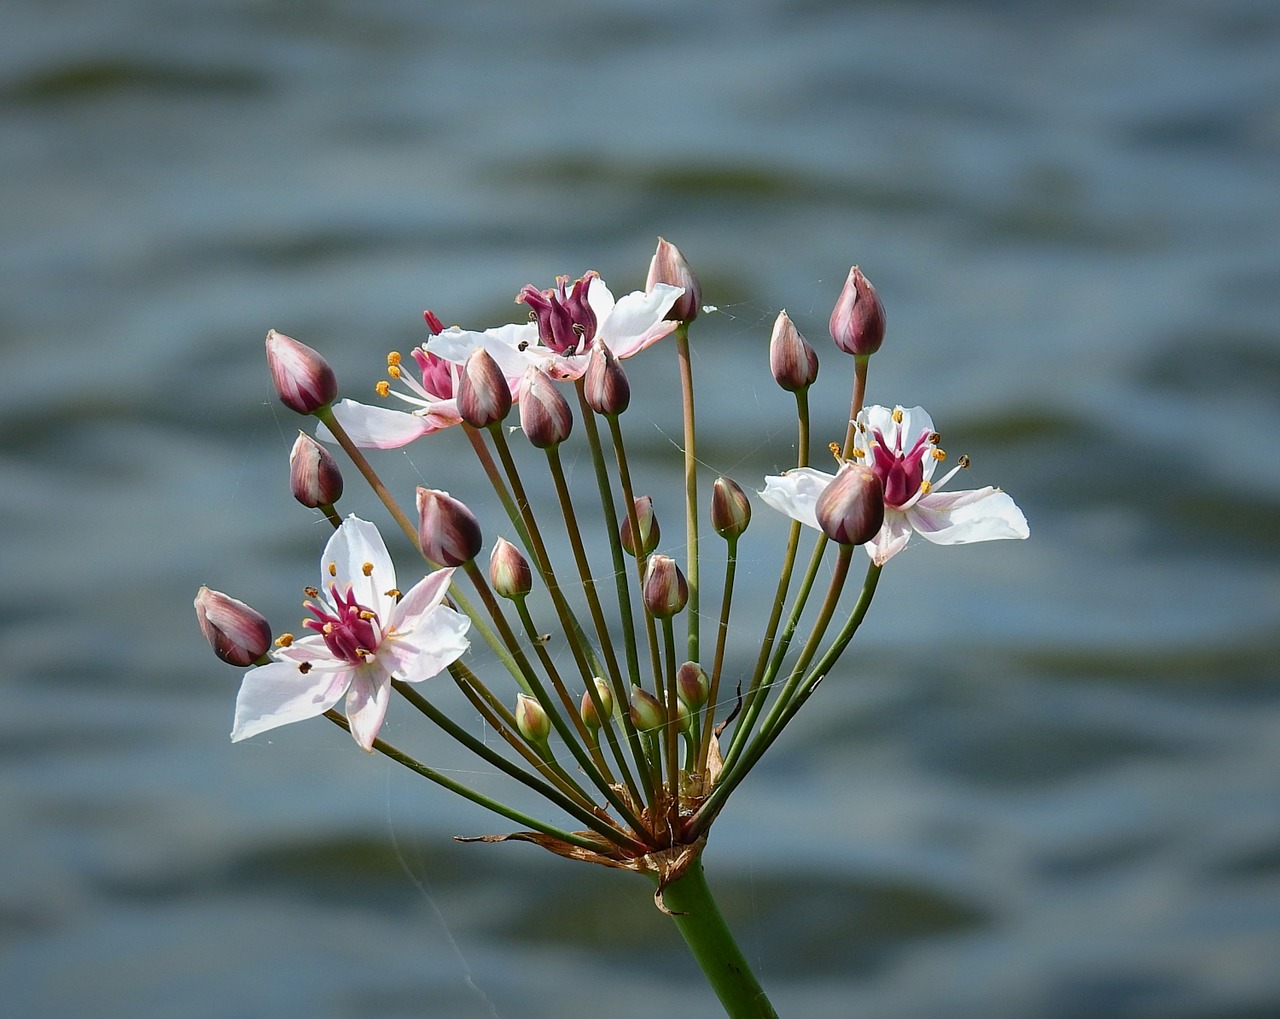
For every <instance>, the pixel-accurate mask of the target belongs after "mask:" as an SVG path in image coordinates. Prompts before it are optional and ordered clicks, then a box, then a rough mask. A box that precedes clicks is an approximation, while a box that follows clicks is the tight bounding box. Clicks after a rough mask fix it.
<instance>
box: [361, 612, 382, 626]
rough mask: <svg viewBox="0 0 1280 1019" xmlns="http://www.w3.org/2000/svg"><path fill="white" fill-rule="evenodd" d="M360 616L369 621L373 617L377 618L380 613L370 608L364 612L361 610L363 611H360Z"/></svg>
mask: <svg viewBox="0 0 1280 1019" xmlns="http://www.w3.org/2000/svg"><path fill="white" fill-rule="evenodd" d="M360 618H361V619H363V620H364V621H365V622H366V623H367V622H369V620H371V619H377V618H378V613H376V612H373V611H372V610H370V609H365V610H364V611H363V612H361V613H360Z"/></svg>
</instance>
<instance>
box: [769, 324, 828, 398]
mask: <svg viewBox="0 0 1280 1019" xmlns="http://www.w3.org/2000/svg"><path fill="white" fill-rule="evenodd" d="M769 370H770V371H772V372H773V377H774V380H775V381H776V382H777V383H778V385H780V386H781V387H782V388H783V389H785V390H787V391H788V392H790V393H794V392H797V391H799V390H801V389H808V388H809V387H810V386H811V385H813V380H814V379H816V378H817V377H818V355H817V354H816V353H815V352H814V349H813V347H811V346H809V341H808V340H806V339H805V338H804V337H803V336H801V335H800V330H799V329H797V328H796V327H795V323H794V322H792V321H791V317H790V316H789V315H788V314H787V313H786V312H785V311H783V312H780V313H779V314H778V318H777V321H775V322H774V323H773V336H772V337H771V338H770V340H769Z"/></svg>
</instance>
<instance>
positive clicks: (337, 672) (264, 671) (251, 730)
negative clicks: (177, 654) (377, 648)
mask: <svg viewBox="0 0 1280 1019" xmlns="http://www.w3.org/2000/svg"><path fill="white" fill-rule="evenodd" d="M351 671H352V670H351V669H349V668H346V669H312V670H311V671H310V672H305V673H304V672H302V671H301V670H300V669H299V668H298V666H297V665H295V664H294V663H293V662H272V663H270V664H269V665H262V666H259V667H258V668H256V669H251V670H250V671H249V672H248V673H246V674H245V677H244V679H243V680H242V681H241V683H240V693H239V694H238V695H237V696H236V714H235V722H234V724H233V725H232V728H231V739H232V742H235V743H238V742H240V740H242V739H248V738H249V737H250V736H255V735H257V734H258V733H260V732H266V731H267V730H268V729H274V728H276V727H277V726H281V725H288V724H289V723H290V722H300V721H302V720H303V719H306V718H315V717H316V715H321V714H324V712H326V711H328V710H329V709H330V708H331V707H333V706H334V705H335V704H337V703H338V700H339V699H340V698H341V697H342V695H343V694H344V693H345V692H346V690H347V687H348V686H349V685H350V683H351Z"/></svg>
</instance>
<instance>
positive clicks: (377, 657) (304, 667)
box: [231, 516, 471, 750]
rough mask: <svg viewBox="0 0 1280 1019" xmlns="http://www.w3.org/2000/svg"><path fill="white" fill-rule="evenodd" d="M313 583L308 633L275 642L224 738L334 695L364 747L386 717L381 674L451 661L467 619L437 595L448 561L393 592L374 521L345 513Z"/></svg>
mask: <svg viewBox="0 0 1280 1019" xmlns="http://www.w3.org/2000/svg"><path fill="white" fill-rule="evenodd" d="M320 575H321V584H322V587H321V588H319V589H309V590H308V594H309V595H310V597H311V598H312V599H313V600H310V601H307V602H306V603H304V604H305V606H306V608H307V610H308V611H309V612H310V613H311V614H312V616H313V617H314V618H312V619H307V620H305V621H304V622H303V624H302V625H303V627H305V628H306V629H308V630H312V631H314V636H309V637H303V638H302V639H300V640H296V641H293V642H292V643H290V644H288V645H286V646H283V647H279V648H277V649H276V650H275V651H273V652H272V655H271V657H272V658H274V659H275V661H273V662H271V663H270V664H268V665H263V666H260V667H258V668H256V669H253V670H252V671H250V672H249V673H248V674H247V675H246V676H245V677H244V681H243V683H242V684H241V686H240V694H239V696H238V697H237V698H236V713H235V725H234V728H233V729H232V731H231V738H232V740H236V741H239V740H242V739H247V738H248V737H250V736H254V735H256V734H257V733H260V732H265V731H266V730H268V729H274V728H276V727H277V726H281V725H287V724H288V723H290V722H298V721H301V720H302V719H305V718H314V717H315V716H316V715H320V714H323V713H324V712H326V711H328V710H329V709H330V708H332V707H333V706H334V705H335V704H337V703H338V701H339V700H341V699H342V698H343V697H344V696H345V698H346V704H345V706H344V709H345V711H346V716H347V720H348V722H349V723H350V725H351V735H352V736H354V737H355V740H356V742H357V743H359V744H360V746H361V747H363V748H364V749H365V750H372V749H373V740H374V738H375V737H376V736H377V735H378V730H379V729H380V728H381V727H382V721H383V719H384V718H385V717H386V713H387V703H388V701H389V700H390V696H391V680H392V679H393V678H395V679H400V680H404V681H405V682H406V683H419V682H421V681H423V680H425V679H430V678H431V677H432V676H434V675H436V674H437V673H439V672H440V671H441V670H442V669H444V668H445V667H446V666H448V665H450V664H451V663H453V662H455V661H457V659H458V658H459V657H460V656H461V655H462V653H463V652H464V651H465V650H466V649H467V647H468V641H467V639H466V633H467V629H468V628H469V627H470V625H471V621H470V620H469V619H467V617H466V616H463V615H461V614H459V613H457V612H455V611H454V610H453V609H451V608H449V607H448V606H446V605H442V604H441V602H442V601H443V599H444V596H445V592H446V591H447V590H448V589H449V583H450V580H451V578H452V576H453V570H451V569H443V570H436V571H435V572H434V573H431V574H428V575H427V576H426V577H424V578H423V579H422V580H421V581H419V582H418V583H417V584H416V585H414V587H413V588H412V589H411V590H410V591H409V592H408V593H407V594H405V595H404V596H403V597H400V593H399V591H397V590H396V576H395V567H394V566H393V565H392V562H391V557H390V555H388V554H387V548H386V545H384V544H383V542H382V536H381V535H379V534H378V529H377V528H376V527H374V525H373V524H371V523H369V522H368V521H365V520H361V519H359V518H358V517H355V516H350V517H347V519H346V520H344V521H343V523H342V526H341V527H339V528H338V529H337V530H336V531H335V532H334V533H333V537H331V538H330V539H329V543H328V544H327V545H326V546H325V549H324V555H323V556H322V558H321V560H320Z"/></svg>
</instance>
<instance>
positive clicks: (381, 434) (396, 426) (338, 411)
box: [316, 400, 462, 449]
mask: <svg viewBox="0 0 1280 1019" xmlns="http://www.w3.org/2000/svg"><path fill="white" fill-rule="evenodd" d="M333 414H334V417H336V418H337V419H338V424H340V425H342V428H343V430H344V431H345V432H346V433H347V434H348V435H349V436H350V437H351V441H352V442H354V443H355V444H356V445H357V446H359V447H360V448H361V449H397V448H399V447H400V446H404V445H407V444H408V443H410V442H412V441H413V440H414V439H420V438H422V436H424V435H430V434H431V433H432V432H438V431H440V429H442V428H447V427H449V426H450V425H456V424H457V423H458V422H459V421H460V420H462V419H461V418H459V417H458V416H457V410H456V409H454V410H453V413H452V414H450V413H449V412H448V411H447V410H446V409H444V408H441V409H439V410H431V411H428V412H426V413H423V414H407V413H405V412H404V411H402V410H392V409H391V408H390V407H371V406H369V405H368V404H365V403H356V401H355V400H339V401H338V402H337V403H335V404H334V405H333ZM316 438H317V439H319V440H320V441H321V442H336V441H337V440H336V439H335V438H334V437H333V433H332V432H330V431H329V429H328V428H326V427H325V426H324V425H323V424H319V425H317V426H316Z"/></svg>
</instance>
